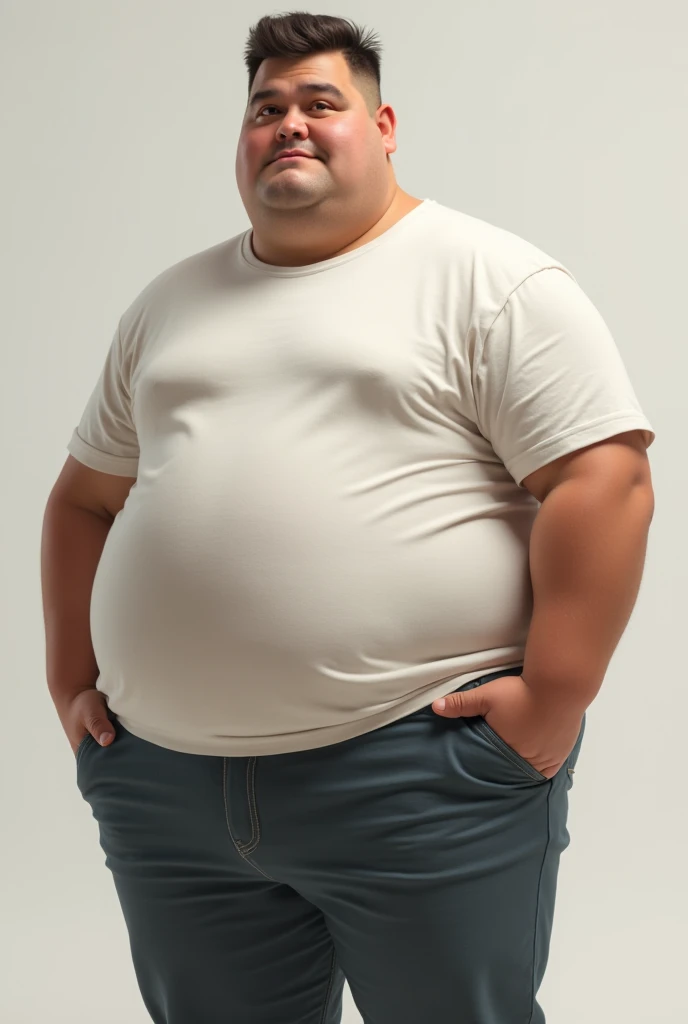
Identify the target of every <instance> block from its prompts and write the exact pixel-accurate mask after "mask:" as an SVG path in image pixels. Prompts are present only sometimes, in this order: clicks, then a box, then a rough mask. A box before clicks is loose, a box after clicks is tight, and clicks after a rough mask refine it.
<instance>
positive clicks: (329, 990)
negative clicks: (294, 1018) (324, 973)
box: [320, 943, 337, 1024]
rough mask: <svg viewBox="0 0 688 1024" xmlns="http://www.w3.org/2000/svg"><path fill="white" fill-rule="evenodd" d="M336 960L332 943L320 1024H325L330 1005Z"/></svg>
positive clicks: (335, 952)
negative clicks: (328, 974)
mask: <svg viewBox="0 0 688 1024" xmlns="http://www.w3.org/2000/svg"><path fill="white" fill-rule="evenodd" d="M336 960H337V951H336V949H335V948H334V943H333V944H332V959H331V961H330V976H329V978H328V979H327V990H326V992H325V1003H324V1005H323V1011H322V1014H321V1015H320V1024H326V1015H327V1011H328V1008H329V1005H330V999H331V998H332V991H333V987H334V974H335V964H336Z"/></svg>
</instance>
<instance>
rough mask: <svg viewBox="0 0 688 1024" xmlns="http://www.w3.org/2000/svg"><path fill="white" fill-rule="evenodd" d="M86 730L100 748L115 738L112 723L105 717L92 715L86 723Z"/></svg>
mask: <svg viewBox="0 0 688 1024" xmlns="http://www.w3.org/2000/svg"><path fill="white" fill-rule="evenodd" d="M86 728H87V729H88V731H89V732H90V733H91V735H92V736H93V738H94V739H95V740H96V742H97V743H99V744H100V745H101V747H106V746H107V745H108V743H112V741H113V740H114V738H115V730H114V728H113V726H112V722H111V721H110V719H109V718H107V717H106V716H105V715H94V716H93V717H92V718H89V719H88V721H87V722H86Z"/></svg>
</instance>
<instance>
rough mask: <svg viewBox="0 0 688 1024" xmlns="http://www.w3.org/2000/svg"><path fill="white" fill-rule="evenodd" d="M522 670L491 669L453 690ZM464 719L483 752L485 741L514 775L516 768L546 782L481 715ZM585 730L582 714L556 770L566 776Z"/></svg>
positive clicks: (517, 673)
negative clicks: (569, 748)
mask: <svg viewBox="0 0 688 1024" xmlns="http://www.w3.org/2000/svg"><path fill="white" fill-rule="evenodd" d="M522 672H523V666H522V665H520V666H518V667H516V668H510V669H506V670H505V669H502V670H500V671H496V672H490V673H488V674H487V675H484V676H479V677H478V679H472V680H471V681H470V682H468V683H464V684H463V686H459V687H458V688H457V690H455V691H454V692H455V693H458V692H460V691H463V690H472V689H475V688H476V687H478V686H482V685H483V684H484V683H489V682H491V681H492V680H493V679H499V678H502V677H503V676H517V675H518V676H520V675H521V674H522ZM463 721H464V722H465V724H466V726H467V727H468V730H467V731H468V732H469V734H472V735H473V737H474V738H476V739H479V740H481V741H482V745H483V747H484V749H485V751H486V752H487V747H486V746H485V745H486V744H488V745H489V747H491V749H492V751H494V753H495V754H496V755H497V756H498V757H500V758H501V759H502V761H503V762H504V764H505V766H508V767H509V770H510V774H513V772H514V771H516V772H518V773H520V775H521V776H526V777H527V778H528V779H531V780H532V781H533V782H548V781H549V779H548V777H547V776H546V775H543V774H542V772H540V771H538V770H537V768H535V767H534V765H532V764H531V763H530V761H528V760H526V758H525V757H523V756H522V755H521V754H519V753H518V751H517V750H514V748H513V747H512V746H511V745H510V744H508V743H507V742H506V741H505V740H504V739H502V737H501V736H500V735H499V734H498V733H497V732H495V730H494V729H493V728H492V726H491V725H489V724H488V722H487V721H486V720H485V719H484V718H483V717H482V716H481V715H476V716H474V717H471V718H466V719H463ZM584 732H585V715H584V716H583V720H582V724H581V729H580V732H579V734H578V738H577V740H576V743H575V745H574V748H573V750H572V751H571V753H570V754H569V756H568V758H567V759H566V761H565V762H564V764H563V765H562V766H561V768H560V769H559V771H560V772H563V771H564V770H566V772H567V773H568V774H569V776H572V775H573V772H574V770H575V765H576V761H577V759H578V753H579V751H580V747H581V743H582V740H583V733H584Z"/></svg>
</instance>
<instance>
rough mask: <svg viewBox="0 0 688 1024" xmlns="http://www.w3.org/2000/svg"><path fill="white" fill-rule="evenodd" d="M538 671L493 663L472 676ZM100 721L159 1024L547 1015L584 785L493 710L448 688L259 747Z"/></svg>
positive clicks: (115, 874) (108, 834)
mask: <svg viewBox="0 0 688 1024" xmlns="http://www.w3.org/2000/svg"><path fill="white" fill-rule="evenodd" d="M521 672H522V667H520V668H512V669H509V670H506V671H504V670H502V671H497V672H490V673H488V674H486V675H484V676H481V677H480V678H479V679H474V680H472V681H470V682H469V683H467V684H464V686H463V687H458V688H457V689H469V688H472V687H474V686H480V685H481V684H483V683H486V682H488V681H489V680H491V679H495V678H497V677H499V676H507V675H516V674H521ZM108 713H109V717H110V719H111V721H113V723H114V726H115V730H116V737H115V739H114V740H113V741H112V743H111V744H110V746H108V747H101V746H100V745H99V744H98V743H97V742H96V741H95V740H94V739H93V738H92V737H91V736H90V735H87V736H86V737H85V738H84V740H83V741H82V743H81V745H80V746H79V749H78V751H77V754H76V782H77V786H78V788H79V791H80V794H81V796H82V797H83V798H84V800H85V801H86V802H87V803H88V804H89V806H90V808H91V811H92V814H93V817H94V818H95V820H96V821H97V824H98V833H99V837H100V846H101V848H102V851H103V852H104V854H105V865H106V867H107V868H108V869H109V871H110V872H111V874H112V879H113V881H114V885H115V888H116V893H117V898H118V901H119V904H120V906H121V909H122V913H123V915H124V920H125V922H126V927H127V931H128V936H129V944H130V949H131V956H132V961H133V966H134V970H135V973H136V979H137V983H138V987H139V990H140V993H141V997H142V999H143V1002H144V1004H145V1006H146V1009H147V1011H148V1013H149V1015H150V1017H151V1019H152V1020H153V1021H154V1022H155V1024H338V1022H340V1021H341V1014H342V995H343V988H344V982H345V980H346V982H347V983H348V985H349V988H350V992H351V995H352V998H353V1000H354V1002H355V1004H356V1006H357V1008H358V1010H359V1012H360V1014H361V1017H362V1018H363V1021H364V1022H365V1024H428V1022H432V1024H544V1021H545V1016H544V1012H543V1010H542V1008H541V1005H540V1003H539V1002H538V1000H537V991H538V988H539V986H540V983H541V981H542V979H543V976H544V972H545V968H546V964H547V959H548V953H549V947H550V939H551V932H552V922H553V914H554V905H555V896H556V885H557V873H558V867H559V860H560V855H561V853H562V852H563V851H564V850H565V849H566V847H567V846H568V844H569V833H568V831H567V827H566V819H567V811H568V799H569V791H570V789H571V786H572V784H573V772H574V769H575V764H576V760H577V758H578V753H579V750H580V746H581V742H582V739H583V733H584V731H585V716H584V717H583V721H582V726H581V731H580V734H579V736H578V739H577V741H576V744H575V746H574V748H573V750H572V751H571V754H570V755H569V757H568V760H567V761H566V762H565V763H564V765H563V766H562V767H561V769H560V770H559V771H558V772H557V774H556V775H555V776H554V777H553V778H552V779H547V778H546V777H545V776H544V775H541V774H540V772H538V771H537V770H536V769H535V768H534V767H533V766H532V765H531V764H530V763H529V762H528V761H526V760H525V759H524V758H522V757H521V756H520V755H519V754H518V753H517V752H516V751H515V750H514V749H513V748H512V747H510V746H509V745H507V744H506V743H505V742H504V740H503V739H502V738H501V737H500V736H498V735H497V733H496V732H495V731H494V730H493V729H492V728H491V727H490V726H489V725H488V724H487V722H486V721H485V719H484V718H483V717H482V716H476V717H470V718H443V717H442V716H439V715H437V714H436V713H435V712H434V711H433V710H432V707H431V705H427V706H426V707H424V708H421V710H419V711H415V712H413V713H411V714H409V715H407V716H405V717H403V718H400V719H398V720H397V721H395V722H392V723H390V724H387V725H385V726H382V727H381V728H377V729H374V730H372V731H369V732H367V733H365V734H363V735H362V736H358V737H355V738H353V739H349V740H346V741H345V742H341V743H336V744H331V745H328V746H325V747H320V748H316V749H313V750H306V751H300V752H291V753H287V754H276V755H270V756H252V757H216V756H209V755H197V754H188V753H179V752H176V751H172V750H169V749H167V748H164V747H161V746H158V745H157V744H153V743H149V742H147V741H145V740H142V739H139V738H137V737H135V736H134V735H133V734H131V733H130V732H128V731H127V730H126V729H124V728H123V726H122V725H121V723H119V721H118V720H117V719H116V716H114V715H113V714H112V713H111V712H108Z"/></svg>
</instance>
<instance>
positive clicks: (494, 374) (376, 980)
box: [42, 14, 654, 1024]
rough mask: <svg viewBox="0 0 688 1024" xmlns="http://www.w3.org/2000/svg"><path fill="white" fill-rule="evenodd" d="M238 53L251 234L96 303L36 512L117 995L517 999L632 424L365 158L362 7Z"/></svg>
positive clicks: (260, 1016) (540, 933) (375, 69)
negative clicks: (129, 960) (79, 378)
mask: <svg viewBox="0 0 688 1024" xmlns="http://www.w3.org/2000/svg"><path fill="white" fill-rule="evenodd" d="M246 59H247V64H248V68H249V93H250V95H249V102H248V104H247V108H246V113H245V119H244V122H243V125H242V128H241V134H240V138H239V145H238V153H237V165H236V170H237V182H238V187H239V192H240V194H241V198H242V200H243V202H244V205H245V207H246V210H247V213H248V215H249V218H250V221H251V225H252V229H249V230H248V231H245V232H242V233H241V234H239V235H236V236H235V237H233V238H231V239H230V240H228V241H224V242H222V243H220V244H218V245H215V246H213V247H212V248H210V249H207V250H205V251H203V252H201V253H197V254H195V255H193V256H191V257H189V258H188V259H185V260H183V261H182V262H181V263H178V264H176V265H175V266H173V267H170V268H168V269H167V270H165V271H164V272H163V273H161V274H160V275H159V276H158V277H157V278H156V279H155V280H154V281H152V282H151V283H150V284H149V285H147V286H146V288H144V290H143V291H142V292H141V294H140V295H139V296H138V297H137V298H136V299H135V300H134V301H133V303H132V304H131V305H130V306H129V308H128V309H127V310H126V311H125V312H124V314H123V315H122V318H121V320H120V322H119V324H118V328H117V331H116V332H115V335H114V338H113V340H112V344H111V346H110V349H109V352H108V355H107V358H106V361H105V365H104V368H103V371H102V374H101V377H100V380H99V381H98V383H97V385H96V387H95V389H94V391H93V393H92V395H91V397H90V399H89V401H88V404H87V406H86V408H85V409H84V412H83V415H82V418H81V421H80V424H79V426H78V428H77V429H76V430H75V432H74V435H73V437H72V439H71V441H70V443H69V453H70V455H69V458H68V459H67V462H66V464H65V467H64V469H63V471H62V473H61V475H60V477H59V479H58V481H57V483H56V484H55V487H54V489H53V491H52V493H51V496H50V499H49V502H48V507H47V509H46V516H45V526H44V535H43V549H42V550H43V585H44V595H45V596H44V604H45V622H46V636H47V675H48V683H49V687H50V692H51V695H52V697H53V699H54V702H55V706H56V710H57V712H58V715H59V718H60V721H61V723H62V726H63V727H64V730H65V732H66V734H67V737H68V739H69V742H70V744H71V747H72V750H73V751H74V753H75V754H76V771H77V783H78V786H79V788H80V791H81V794H82V795H83V797H84V799H85V800H87V801H88V803H89V804H90V806H91V808H92V812H93V814H94V816H95V818H96V820H97V822H98V825H99V830H100V842H101V846H102V848H103V850H104V852H105V854H106V864H107V866H108V867H109V868H110V870H111V872H112V875H113V879H114V883H115V885H116V889H117V894H118V897H119V900H120V902H121V905H122V910H123V913H124V916H125V919H126V924H127V928H128V931H129V936H130V941H131V950H132V956H133V961H134V966H135V970H136V974H137V979H138V983H139V986H140V990H141V994H142V998H143V1000H144V1002H145V1005H146V1007H147V1009H148V1012H149V1013H150V1016H151V1018H152V1019H153V1020H154V1021H155V1022H157V1024H162V1022H165V1024H221V1022H222V1024H226V1022H227V1021H236V1022H238V1024H248V1022H249V1021H251V1022H256V1024H323V1022H326V1024H332V1022H335V1021H339V1020H340V1017H341V1006H342V990H343V984H344V980H345V978H346V980H348V983H349V985H350V988H351V992H352V995H353V998H354V1000H355V1002H356V1005H357V1006H358V1008H359V1010H360V1013H361V1015H362V1017H363V1019H364V1020H366V1021H370V1022H371V1024H372V1022H373V1021H374V1022H375V1024H426V1022H432V1024H450V1022H452V1024H454V1022H456V1021H461V1022H462V1024H526V1022H530V1024H542V1021H543V1020H544V1015H543V1012H542V1009H541V1007H540V1005H539V1003H538V1002H537V1000H536V992H537V989H538V986H539V985H540V982H541V980H542V977H543V974H544V970H545V966H546V961H547V955H548V948H549V940H550V934H551V926H552V915H553V908H554V900H555V889H556V878H557V869H558V863H559V857H560V854H561V852H562V851H563V850H564V849H565V847H566V846H567V844H568V841H569V837H568V833H567V830H566V815H567V801H568V791H569V789H570V787H571V785H572V781H573V774H572V773H573V771H574V768H575V763H576V760H577V757H578V752H579V750H580V745H581V740H582V737H583V731H584V726H585V712H586V709H587V708H588V707H589V705H590V703H591V702H592V700H593V699H594V697H595V695H596V693H597V692H598V690H599V688H600V686H601V684H602V681H603V678H604V675H605V672H606V670H607V667H608V664H609V661H610V659H611V656H612V654H613V652H614V650H615V647H616V645H617V643H618V641H619V638H620V637H621V635H622V633H623V631H624V629H625V627H626V624H627V622H628V619H629V617H630V614H631V611H632V608H633V606H634V603H635V600H636V597H637V593H638V589H639V586H640V581H641V575H642V568H643V562H644V558H645V550H646V540H647V535H648V528H649V525H650V521H651V519H652V514H653V492H652V484H651V478H650V471H649V466H648V460H647V455H646V448H647V447H648V446H649V444H650V443H651V442H652V441H653V440H654V432H653V430H652V427H651V425H650V424H649V422H648V420H647V419H646V418H645V416H644V414H643V412H642V410H641V409H640V407H639V405H638V402H637V399H636V396H635V394H634V392H633V389H632V386H631V384H630V381H629V379H628V376H627V374H626V371H625V369H624V366H623V364H622V361H621V358H620V356H619V353H618V351H617V349H616V346H615V343H614V341H613V340H612V338H611V337H610V334H609V331H608V330H607V328H606V326H605V324H604V322H603V321H602V318H601V317H600V315H599V313H598V312H597V310H596V309H595V307H594V306H593V305H592V303H591V302H590V300H589V299H588V298H587V297H586V296H585V295H584V294H583V292H582V290H581V289H580V288H579V286H578V285H577V283H576V281H575V279H574V278H573V276H572V275H571V273H570V271H569V270H568V269H567V268H565V267H564V266H563V265H562V264H561V263H559V262H558V261H557V260H556V259H553V258H551V257H550V256H548V255H547V254H545V253H544V252H542V251H541V250H539V249H537V248H536V247H535V246H533V245H531V244H530V243H528V242H527V241H525V240H523V239H520V238H518V237H516V236H514V235H513V234H510V233H509V232H507V231H504V230H502V229H500V228H497V227H495V226H492V225H489V224H487V223H486V222H484V221H480V220H478V219H476V218H473V217H471V216H469V215H467V214H463V213H460V212H458V211H456V210H452V209H449V208H448V207H445V206H443V205H442V204H440V203H438V202H436V201H434V200H432V199H424V200H420V199H417V198H415V197H413V196H411V195H409V194H408V193H406V192H404V191H403V190H402V189H401V188H399V186H398V185H397V183H396V180H395V176H394V172H393V168H392V164H391V162H390V156H391V154H392V153H394V152H395V150H396V142H395V128H396V120H395V116H394V112H393V110H392V108H391V107H390V106H389V105H388V104H382V103H381V102H380V94H379V82H380V76H379V54H378V51H377V48H376V45H375V44H374V43H373V42H372V41H371V40H370V39H365V38H364V37H363V36H362V34H361V32H360V30H359V29H357V28H356V27H355V26H353V25H351V24H350V23H348V22H345V21H343V20H342V19H338V18H330V17H324V16H322V17H321V16H315V15H308V14H293V15H286V16H283V17H275V18H270V17H268V18H263V19H261V20H260V22H259V23H258V24H257V25H256V26H255V27H254V28H253V29H252V32H251V37H250V41H249V46H248V49H247V57H246ZM294 149H298V150H301V151H302V155H299V156H296V155H292V156H289V155H288V151H290V150H294ZM442 705H444V706H442Z"/></svg>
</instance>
